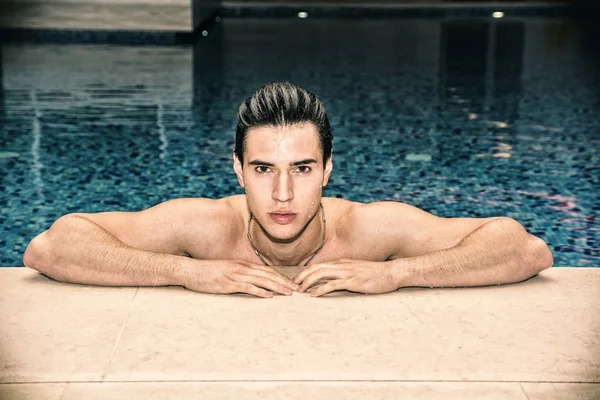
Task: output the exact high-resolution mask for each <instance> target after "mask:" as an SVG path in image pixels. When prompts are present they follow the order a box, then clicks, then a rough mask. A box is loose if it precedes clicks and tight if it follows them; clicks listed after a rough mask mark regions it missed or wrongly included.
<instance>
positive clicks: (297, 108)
mask: <svg viewBox="0 0 600 400" xmlns="http://www.w3.org/2000/svg"><path fill="white" fill-rule="evenodd" d="M305 122H310V123H312V124H313V125H314V126H315V128H316V129H317V133H318V138H319V147H320V148H321V152H322V153H323V154H322V158H323V164H325V163H326V162H327V160H328V159H329V157H331V142H332V140H333V135H332V133H331V127H330V125H329V119H328V118H327V114H326V113H325V106H324V105H323V102H322V101H321V99H319V98H318V97H317V96H315V95H314V94H312V93H310V92H308V91H306V90H304V89H303V88H301V87H300V86H297V85H294V84H291V83H289V82H271V83H269V84H267V85H265V86H263V87H261V88H259V89H258V90H257V91H256V92H254V94H252V96H250V97H249V98H247V99H246V101H244V102H243V103H242V104H241V105H240V109H239V112H238V124H237V129H236V131H235V150H234V152H235V155H236V156H237V158H238V159H239V160H240V161H241V163H242V165H243V164H244V152H245V151H246V136H247V135H248V131H249V130H250V129H252V128H256V127H261V126H272V127H285V126H291V125H294V124H299V123H305Z"/></svg>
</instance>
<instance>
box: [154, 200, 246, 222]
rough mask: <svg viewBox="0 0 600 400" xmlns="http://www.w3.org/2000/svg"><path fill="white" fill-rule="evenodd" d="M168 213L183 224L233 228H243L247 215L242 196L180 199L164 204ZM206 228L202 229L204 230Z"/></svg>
mask: <svg viewBox="0 0 600 400" xmlns="http://www.w3.org/2000/svg"><path fill="white" fill-rule="evenodd" d="M164 205H165V206H167V205H168V207H169V208H170V210H169V211H170V212H173V213H174V214H177V215H178V219H179V220H180V221H181V222H184V223H185V224H192V225H194V226H195V225H197V224H199V223H201V224H209V226H210V227H213V226H212V225H215V227H216V226H220V227H226V228H234V227H236V226H237V225H240V226H241V227H242V228H243V221H244V217H245V216H246V215H247V214H248V211H247V209H246V203H245V198H244V196H243V195H235V196H228V197H223V198H221V199H209V198H181V199H175V200H171V201H168V202H166V203H164ZM206 228H207V226H204V227H203V230H205V229H206Z"/></svg>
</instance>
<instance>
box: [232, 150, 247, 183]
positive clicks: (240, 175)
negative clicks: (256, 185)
mask: <svg viewBox="0 0 600 400" xmlns="http://www.w3.org/2000/svg"><path fill="white" fill-rule="evenodd" d="M233 170H234V171H235V174H236V175H237V179H238V182H239V183H240V186H241V187H243V188H244V189H245V188H246V182H245V181H244V171H243V168H242V163H241V161H240V159H239V158H238V157H237V155H236V154H235V152H233Z"/></svg>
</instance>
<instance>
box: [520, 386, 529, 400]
mask: <svg viewBox="0 0 600 400" xmlns="http://www.w3.org/2000/svg"><path fill="white" fill-rule="evenodd" d="M519 387H520V388H521V391H522V392H523V394H524V395H525V397H526V398H527V400H529V396H527V392H526V391H525V388H524V387H523V383H522V382H519Z"/></svg>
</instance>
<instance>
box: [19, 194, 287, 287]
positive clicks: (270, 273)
mask: <svg viewBox="0 0 600 400" xmlns="http://www.w3.org/2000/svg"><path fill="white" fill-rule="evenodd" d="M226 203H227V201H226V200H223V199H222V200H210V199H180V200H173V201H169V202H166V203H163V204H159V205H158V206H155V207H152V208H150V209H148V210H145V211H142V212H138V213H122V212H110V213H99V214H72V215H66V216H64V217H61V218H59V219H58V220H57V221H56V222H55V223H54V224H53V225H52V227H51V228H50V229H49V230H47V231H46V232H43V233H42V234H40V235H38V236H37V237H35V238H34V239H33V240H32V241H31V243H30V244H29V246H28V247H27V250H26V251H25V255H24V257H23V262H24V264H25V265H26V266H27V267H29V268H33V269H36V270H38V271H40V272H41V273H43V274H44V275H47V276H49V277H50V278H53V279H55V280H58V281H63V282H70V283H83V284H90V285H106V286H165V285H181V286H184V287H185V288H187V289H190V290H193V291H196V292H203V293H248V294H252V295H255V296H258V297H273V293H279V294H285V295H289V294H291V291H292V290H294V289H296V286H295V285H293V284H292V283H291V282H290V280H289V279H288V278H287V277H285V276H283V275H282V274H280V273H278V272H277V271H275V270H274V269H272V268H271V267H266V266H262V265H254V264H252V263H249V262H245V261H234V260H214V259H205V260H199V259H193V258H189V257H186V255H187V253H186V249H188V248H190V249H191V248H192V247H193V250H194V251H193V252H194V254H195V255H199V256H202V255H209V256H210V255H211V251H213V254H214V250H215V249H216V250H217V252H219V247H218V246H219V245H218V244H215V243H221V246H227V245H229V244H230V243H229V242H228V241H227V240H218V239H219V238H221V239H222V238H228V237H230V236H231V235H228V233H230V227H231V226H232V225H234V224H233V223H228V222H231V215H232V212H231V208H230V207H229V206H227V204H226ZM190 251H191V250H190ZM221 253H222V251H221ZM209 258H210V257H209Z"/></svg>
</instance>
